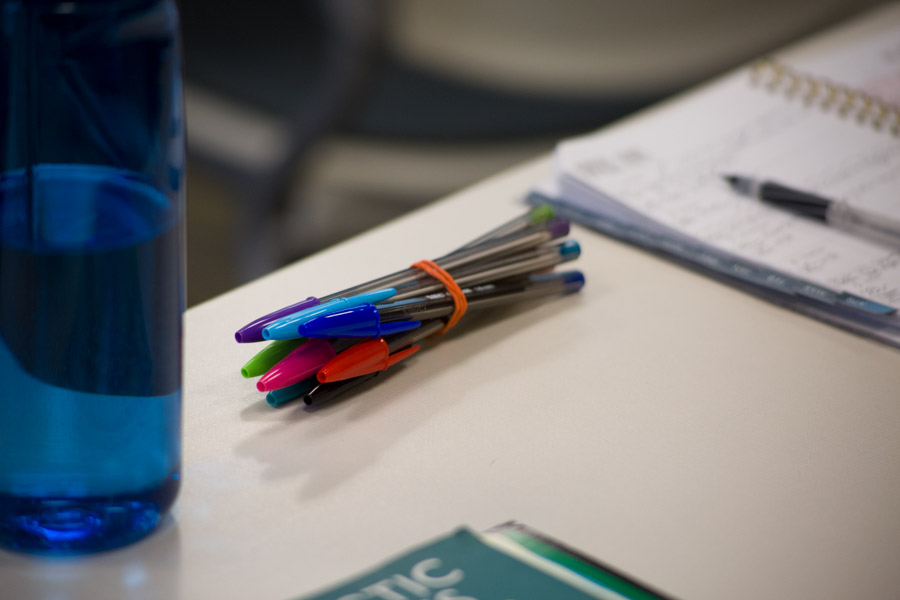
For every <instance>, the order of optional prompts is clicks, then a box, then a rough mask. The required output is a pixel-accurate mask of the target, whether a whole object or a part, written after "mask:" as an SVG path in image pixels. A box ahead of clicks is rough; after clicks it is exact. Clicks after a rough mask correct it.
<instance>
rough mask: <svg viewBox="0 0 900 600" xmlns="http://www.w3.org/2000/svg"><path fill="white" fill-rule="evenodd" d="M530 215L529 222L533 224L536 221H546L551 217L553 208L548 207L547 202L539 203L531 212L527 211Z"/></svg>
mask: <svg viewBox="0 0 900 600" xmlns="http://www.w3.org/2000/svg"><path fill="white" fill-rule="evenodd" d="M528 215H529V216H530V217H531V224H532V225H535V224H537V223H543V222H544V221H548V220H550V219H552V218H553V209H552V208H550V205H549V204H539V205H538V206H535V207H534V208H532V209H531V212H530V213H528Z"/></svg>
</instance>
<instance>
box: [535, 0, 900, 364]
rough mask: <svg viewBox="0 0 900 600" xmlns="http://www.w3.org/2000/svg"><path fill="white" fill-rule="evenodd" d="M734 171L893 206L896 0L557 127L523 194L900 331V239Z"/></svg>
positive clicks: (882, 333) (653, 246)
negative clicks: (829, 220) (768, 192)
mask: <svg viewBox="0 0 900 600" xmlns="http://www.w3.org/2000/svg"><path fill="white" fill-rule="evenodd" d="M729 172H736V173H742V174H746V175H751V176H756V177H759V178H762V179H769V180H774V181H779V182H781V183H784V184H787V185H790V186H792V187H796V188H800V189H806V190H809V191H812V192H817V193H819V194H821V195H823V196H826V197H834V198H841V199H844V200H846V201H847V202H848V203H851V204H854V205H855V206H859V207H861V208H865V209H866V210H869V211H871V212H874V213H877V214H882V215H885V216H887V217H891V218H893V219H898V218H900V5H898V4H891V5H888V6H884V7H881V8H880V9H879V10H878V11H876V12H873V13H870V14H868V15H866V16H864V17H863V18H861V19H858V20H857V21H854V22H851V23H849V24H846V25H845V26H843V27H840V28H838V29H836V30H833V31H830V32H827V33H825V34H822V35H819V36H817V37H815V38H813V39H811V40H809V41H805V42H803V43H801V44H798V45H796V46H795V47H792V48H790V49H788V50H786V51H784V52H779V53H776V54H775V55H773V56H772V57H770V58H767V59H765V60H762V61H757V62H755V63H753V64H751V65H747V66H746V67H743V68H740V69H738V70H736V71H734V72H732V73H729V74H728V75H726V76H724V77H722V78H720V79H717V80H715V81H713V82H711V83H709V84H707V85H705V86H702V87H700V88H698V89H696V90H693V91H691V92H688V93H687V94H684V95H681V96H678V97H676V98H674V99H672V100H670V101H668V102H665V103H663V104H661V105H659V106H657V107H654V108H651V109H650V110H648V111H644V112H642V113H638V114H637V115H635V116H634V117H631V118H629V119H626V120H624V121H622V122H620V123H618V124H615V125H613V126H612V127H608V128H605V129H603V130H601V131H599V132H597V133H594V134H590V135H587V136H583V137H579V138H574V139H570V140H565V141H563V142H561V143H560V144H559V145H558V146H557V148H556V151H555V174H554V177H553V179H552V180H551V181H548V182H546V183H545V184H544V185H542V186H541V187H540V188H538V189H537V190H535V191H534V193H533V194H532V196H531V198H530V201H532V202H544V201H547V202H550V203H551V204H552V205H553V206H554V207H555V208H556V209H557V210H558V211H559V212H560V213H562V214H564V215H567V216H569V217H571V218H572V219H573V220H575V221H577V222H580V223H582V224H584V225H587V226H589V227H592V228H594V229H596V230H598V231H601V232H603V233H606V234H608V235H611V236H614V237H617V238H619V239H623V240H626V241H628V242H631V243H634V244H637V245H640V246H642V247H644V248H646V249H648V250H651V251H653V252H656V253H659V254H662V255H664V256H666V257H668V258H670V259H673V260H676V261H678V262H680V263H682V264H683V265H685V266H688V267H691V268H694V269H697V270H700V271H702V272H704V273H706V274H708V275H710V276H713V277H716V278H718V279H721V280H723V281H726V282H728V283H730V284H732V285H735V286H738V287H740V288H742V289H744V290H746V291H748V292H751V293H754V294H757V295H759V296H761V297H764V298H766V299H767V300H770V301H772V302H776V303H779V304H782V305H785V306H788V307H790V308H793V309H795V310H798V311H801V312H803V313H805V314H808V315H810V316H812V317H815V318H818V319H821V320H824V321H827V322H829V323H832V324H834V325H837V326H840V327H843V328H846V329H849V330H852V331H854V332H857V333H860V334H863V335H867V336H871V337H873V338H876V339H878V340H881V341H883V342H885V343H888V344H891V345H894V346H898V347H900V313H898V309H900V249H898V248H894V247H890V246H886V245H879V244H878V243H875V242H872V241H869V240H866V239H865V238H860V237H857V236H853V235H850V234H847V233H844V232H842V231H840V230H838V229H835V228H832V227H829V226H827V225H824V224H820V223H818V222H815V221H812V220H809V219H805V218H803V217H799V216H794V215H792V214H791V213H787V212H785V211H783V210H779V209H777V208H773V207H770V206H768V205H765V204H763V203H760V202H759V201H757V200H755V199H752V198H744V197H740V196H738V195H736V194H735V193H734V192H733V191H732V190H731V189H730V188H729V186H728V184H727V183H726V182H725V181H724V180H723V179H722V175H723V174H725V173H729Z"/></svg>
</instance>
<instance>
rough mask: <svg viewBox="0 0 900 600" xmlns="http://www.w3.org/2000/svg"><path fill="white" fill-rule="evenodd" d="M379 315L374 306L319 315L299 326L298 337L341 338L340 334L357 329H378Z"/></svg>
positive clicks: (356, 307)
mask: <svg viewBox="0 0 900 600" xmlns="http://www.w3.org/2000/svg"><path fill="white" fill-rule="evenodd" d="M380 322H381V315H380V314H379V313H378V309H377V308H375V305H374V304H361V305H360V306H354V307H352V308H348V309H346V310H342V311H340V312H334V313H330V314H326V315H319V316H317V317H316V318H314V319H312V320H310V321H307V322H306V323H303V324H301V325H299V327H298V331H299V333H300V335H302V336H305V337H311V338H329V337H341V334H343V333H345V332H348V331H355V330H357V329H360V330H366V329H373V328H376V327H378V324H379V323H380Z"/></svg>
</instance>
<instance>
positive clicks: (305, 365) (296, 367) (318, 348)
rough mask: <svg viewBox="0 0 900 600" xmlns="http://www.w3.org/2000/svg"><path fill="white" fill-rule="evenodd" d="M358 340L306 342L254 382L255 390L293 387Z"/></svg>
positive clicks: (265, 390) (264, 390)
mask: <svg viewBox="0 0 900 600" xmlns="http://www.w3.org/2000/svg"><path fill="white" fill-rule="evenodd" d="M359 341H360V340H354V339H346V340H335V341H334V342H330V341H328V340H307V341H306V342H304V343H303V344H301V345H300V346H298V347H297V348H296V349H294V350H293V351H292V352H291V353H290V354H288V355H287V356H285V357H284V358H282V359H281V360H280V361H278V363H277V364H276V365H275V366H274V367H272V368H271V369H269V370H268V371H267V372H266V374H265V375H263V376H262V377H260V378H259V380H258V381H257V382H256V389H258V390H259V391H261V392H269V391H271V390H275V389H278V388H283V387H287V386H289V385H293V384H295V383H297V382H298V381H301V380H303V379H306V378H307V377H309V376H311V375H315V373H316V372H317V371H318V370H319V369H321V368H322V366H323V365H325V364H327V363H328V361H329V360H331V359H332V358H334V357H335V355H337V354H338V353H339V352H342V351H344V350H346V349H347V348H349V347H350V346H352V345H353V344H355V343H357V342H359Z"/></svg>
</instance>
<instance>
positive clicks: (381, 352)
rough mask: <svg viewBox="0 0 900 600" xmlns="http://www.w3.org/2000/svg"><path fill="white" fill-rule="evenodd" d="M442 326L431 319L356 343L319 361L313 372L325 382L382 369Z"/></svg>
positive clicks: (410, 352)
mask: <svg viewBox="0 0 900 600" xmlns="http://www.w3.org/2000/svg"><path fill="white" fill-rule="evenodd" d="M443 327H444V322H443V321H442V320H438V319H435V320H433V321H429V322H428V323H425V324H424V325H422V327H421V328H419V329H417V330H415V331H410V332H407V333H404V334H401V335H393V336H390V337H388V338H383V337H381V338H378V339H375V340H368V341H365V342H361V343H359V344H356V345H355V346H352V347H350V348H347V349H346V350H344V351H343V352H340V353H338V354H337V355H335V357H334V358H332V359H331V360H329V361H328V362H327V363H326V364H325V365H323V366H322V368H321V369H319V371H318V372H317V373H316V379H318V380H319V381H320V382H322V383H328V382H333V381H342V380H344V379H352V378H354V377H359V376H361V375H367V374H369V373H372V372H374V371H384V370H386V369H387V368H388V367H391V366H393V365H395V364H396V363H398V362H400V361H401V360H403V359H405V358H407V357H409V356H411V355H412V354H414V353H415V352H417V351H418V350H419V346H415V345H413V344H415V343H416V342H418V341H421V340H424V339H425V338H427V337H428V336H430V335H433V334H435V333H437V332H438V331H440V330H441V329H443Z"/></svg>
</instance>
